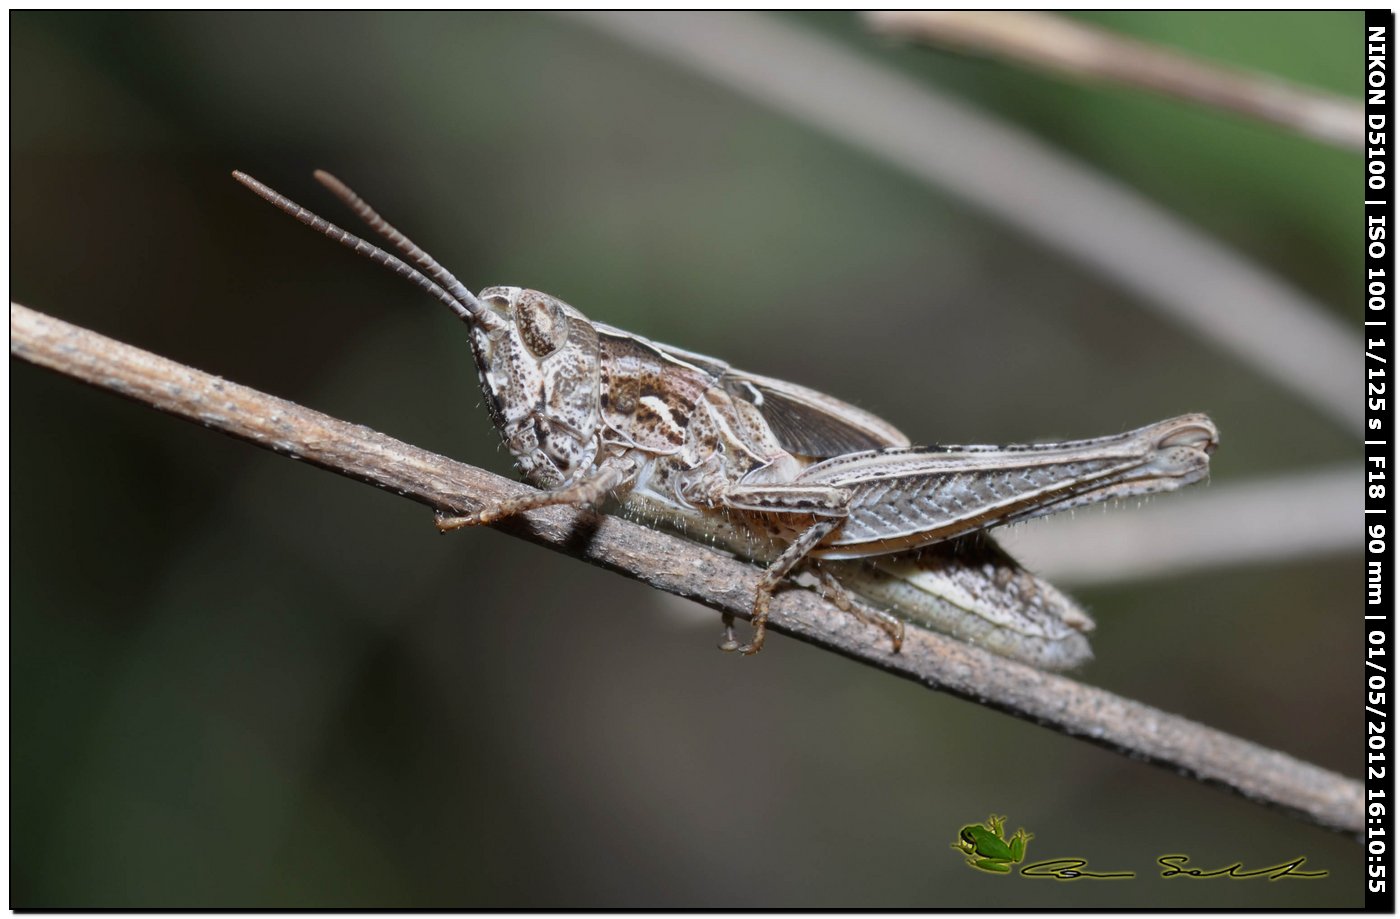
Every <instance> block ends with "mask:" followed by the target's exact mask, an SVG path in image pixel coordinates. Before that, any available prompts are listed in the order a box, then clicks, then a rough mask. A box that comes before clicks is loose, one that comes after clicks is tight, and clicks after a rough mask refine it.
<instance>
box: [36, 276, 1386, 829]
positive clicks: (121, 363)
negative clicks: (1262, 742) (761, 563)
mask: <svg viewBox="0 0 1400 919" xmlns="http://www.w3.org/2000/svg"><path fill="white" fill-rule="evenodd" d="M10 353H11V354H12V355H13V356H15V357H19V358H21V359H23V360H26V361H29V362H31V363H33V364H37V365H39V366H41V367H47V368H49V369H50V370H54V371H57V372H59V373H62V374H64V375H66V376H70V377H73V378H75V379H78V380H82V381H83V382H86V383H89V384H91V385H93V386H97V387H99V388H102V389H107V390H111V391H113V392H116V393H120V394H121V395H124V396H126V397H127V398H129V399H134V400H136V401H137V402H141V403H143V404H145V405H149V406H152V407H154V408H157V409H160V410H161V411H164V412H167V413H169V414H172V415H175V416H177V417H180V418H184V419H186V420H189V421H194V422H198V423H200V424H203V425H204V426H206V427H209V428H213V429H214V430H217V431H222V432H223V433H226V434H231V435H233V436H234V437H238V438H241V439H243V440H246V441H250V442H252V443H254V444H257V445H258V446H262V447H266V448H268V449H270V450H275V451H276V452H278V453H282V454H284V455H287V456H292V457H296V458H297V459H301V460H304V461H307V462H310V463H312V464H314V465H317V466H320V467H322V468H325V469H329V470H331V471H333V472H338V473H340V474H341V475H345V476H348V477H350V478H353V479H358V480H359V481H362V482H368V483H370V484H372V485H377V486H379V487H380V488H384V489H387V490H389V491H393V492H395V493H397V494H400V495H402V496H404V497H406V498H410V499H412V500H414V501H418V502H420V503H422V504H426V505H428V506H429V507H432V508H435V509H438V510H443V511H448V512H455V513H463V512H470V511H472V510H473V509H474V508H475V502H477V501H483V500H491V501H494V500H499V499H501V498H504V497H509V496H512V495H516V494H519V493H521V492H522V491H524V490H525V486H523V485H519V484H516V483H514V482H510V481H508V480H506V479H503V478H501V477H500V476H496V475H493V474H491V473H489V472H486V471H484V470H481V469H476V468H474V467H471V466H467V465H464V464H462V463H458V462H455V461H453V460H450V459H447V458H446V457H442V456H438V455H436V454H433V453H430V452H428V451H426V450H421V449H419V448H418V447H414V446H411V445H409V444H405V443H402V442H400V441H397V440H395V439H393V438H391V437H388V436H386V435H384V434H380V433H378V432H377V431H372V430H370V429H368V428H365V427H362V426H360V425H356V424H351V423H349V422H346V421H341V420H338V419H336V418H331V417H329V416H327V415H323V414H321V413H320V412H316V411H313V410H311V409H308V408H305V407H303V406H300V405H297V404H295V403H292V402H288V401H285V400H283V399H278V398H276V397H274V396H269V395H266V394H264V393H260V392H258V391H256V390H253V389H249V388H248V387H246V386H239V385H238V384H235V383H230V382H228V381H226V380H222V379H220V378H218V377H215V376H211V375H210V374H207V373H204V372H202V371H199V370H195V369H193V368H190V367H186V366H184V365H182V364H178V363H176V362H174V361H171V360H168V359H166V358H163V357H159V356H157V355H154V354H151V353H149V352H146V351H142V350H140V349H138V348H133V347H131V346H130V345H125V344H122V343H120V342H117V341H113V340H112V339H110V338H106V337H104V336H102V335H99V334H97V333H95V332H91V331H88V330H86V329H82V328H79V327H77V326H74V325H71V324H69V323H66V322H62V321H61V320H57V319H53V318H51V317H48V316H45V315H43V314H42V313H38V312H35V311H34V310H31V309H28V308H26V307H23V306H20V305H18V304H14V303H12V304H11V305H10ZM467 496H470V497H467ZM425 525H426V522H425ZM493 526H495V528H496V529H499V530H503V531H505V532H507V533H510V534H511V535H513V536H518V537H520V538H522V539H526V540H529V541H531V542H534V543H538V544H540V545H544V546H547V547H549V548H552V549H555V550H557V551H560V552H563V553H565V554H567V555H571V556H573V557H575V558H580V559H583V560H586V561H589V562H592V563H594V564H596V565H601V566H602V567H604V568H608V569H610V570H613V571H617V572H620V573H622V574H626V575H628V576H629V577H633V578H636V579H638V580H640V581H643V582H644V583H647V584H650V585H651V586H653V587H656V588H658V589H660V590H664V591H668V592H670V593H673V594H677V595H679V596H683V597H688V598H690V599H693V600H698V601H699V602H701V603H704V604H705V605H706V606H709V607H712V608H714V609H717V610H722V611H727V612H731V613H734V614H736V615H738V616H744V617H746V616H747V615H748V613H749V610H750V607H751V604H752V601H753V593H754V589H755V587H756V586H757V583H758V578H759V572H758V570H757V569H755V568H754V567H752V566H750V565H748V564H745V563H744V562H741V561H738V560H737V559H733V558H730V557H728V556H724V555H721V554H719V553H717V552H715V551H713V550H711V549H709V548H707V547H705V546H702V545H699V544H697V543H691V542H687V541H686V540H683V539H680V538H678V537H674V536H670V535H668V534H664V533H659V532H657V531H655V530H650V529H647V528H645V527H642V526H639V525H636V524H633V523H629V522H627V521H625V520H620V519H617V518H614V517H600V516H596V515H593V514H589V513H584V512H581V511H576V510H571V509H568V508H562V507H554V508H548V509H545V510H539V511H532V512H530V513H528V514H524V515H521V517H519V518H511V519H507V520H504V521H501V522H500V523H497V524H493ZM770 628H772V629H775V630H776V631H779V632H783V633H785V634H788V635H792V636H794V637H796V638H800V639H802V640H803V641H806V642H809V643H811V644H815V645H818V646H821V647H824V648H827V649H828V650H831V651H835V652H837V653H839V654H843V655H845V656H847V657H849V658H852V659H854V660H857V661H859V662H861V663H865V664H869V665H871V666H875V667H879V668H881V669H883V670H886V671H889V672H891V673H894V674H897V675H899V676H903V677H905V678H907V679H912V680H916V681H918V682H920V683H923V684H924V685H926V686H929V687H931V688H934V689H941V690H943V691H945V692H950V693H953V694H954V695H957V696H960V697H962V698H965V699H971V700H974V701H977V702H979V703H981V704H983V705H987V706H990V707H992V708H996V709H1000V710H1002V711H1005V712H1009V713H1010V714H1013V715H1016V716H1017V717H1020V718H1024V719H1026V720H1029V721H1034V722H1037V723H1039V724H1043V725H1045V726H1047V727H1050V728H1052V729H1054V730H1057V731H1060V732H1062V733H1065V734H1069V735H1073V736H1078V737H1082V738H1084V739H1086V740H1090V741H1091V742H1093V743H1097V744H1100V745H1102V746H1105V747H1109V748H1110V749H1114V750H1117V751H1119V752H1122V753H1125V754H1127V755H1129V756H1132V757H1134V758H1137V759H1143V760H1148V761H1151V762H1154V763H1157V764H1159V765H1164V766H1168V767H1170V768H1172V769H1173V770H1176V771H1178V772H1181V773H1183V774H1187V775H1191V776H1194V777H1195V778H1197V779H1200V780H1202V781H1206V782H1209V783H1212V784H1216V785H1222V786H1224V787H1226V788H1229V789H1231V790H1233V791H1235V792H1237V793H1239V794H1241V795H1243V796H1245V797H1247V798H1250V799H1253V800H1256V801H1260V802H1264V803H1268V804H1271V805H1274V806H1276V807H1279V808H1282V809H1285V810H1288V811H1292V812H1294V813H1297V814H1300V815H1302V816H1304V817H1307V818H1309V819H1311V820H1313V821H1316V822H1317V823H1320V824H1322V825H1324V826H1327V827H1330V828H1333V829H1337V830H1342V831H1346V832H1351V833H1360V832H1361V829H1362V821H1363V819H1364V815H1363V812H1362V788H1361V783H1360V782H1356V781H1353V780H1350V779H1347V778H1344V777H1342V776H1340V775H1337V774H1336V773H1333V772H1329V771H1327V770H1325V769H1321V768H1319V767H1317V766H1313V765H1309V764H1308V763H1304V762H1301V761H1299V760H1297V759H1294V758H1293V757H1290V756H1287V755H1285V754H1283V753H1279V752H1277V751H1274V750H1269V749H1267V748H1265V747H1261V746H1259V745H1258V744H1254V743H1250V742H1249V741H1246V740H1241V739H1239V738H1237V737H1232V736H1230V735H1228V734H1225V733H1223V732H1221V731H1217V730H1214V729H1212V728H1208V727H1205V726H1204V725H1200V724H1196V723H1195V722H1192V721H1188V720H1186V719H1184V718H1180V717H1177V716H1175V715H1170V714H1167V713H1166V712H1162V711H1159V710H1157V709H1154V708H1151V707H1149V706H1146V705H1142V704H1140V703H1137V702H1132V701H1130V700H1127V699H1123V698H1120V697H1118V696H1115V695H1113V694H1112V693H1108V692H1105V691H1103V690H1101V689H1095V688H1093V687H1089V686H1085V685H1083V684H1080V683H1077V682H1075V681H1073V680H1070V679H1066V678H1065V677H1061V676H1055V675H1052V674H1049V673H1045V672H1043V671H1039V670H1036V669H1034V668H1031V667H1027V666H1025V665H1023V664H1018V663H1015V662H1013V661H1010V660H1007V659H1005V658H1001V657H997V656H996V655H993V654H990V653H988V652H986V651H983V650H981V649H978V648H975V647H972V646H971V645H967V644H964V643H962V642H959V641H955V640H953V639H951V638H945V637H943V636H941V635H937V634H934V633H932V632H926V631H923V630H921V629H913V628H911V629H909V630H908V633H907V635H906V638H905V641H904V647H903V650H902V651H901V652H900V653H899V654H891V653H890V651H889V648H890V644H889V641H888V638H887V636H885V634H884V633H883V632H881V631H880V630H879V629H878V628H876V627H874V626H869V625H865V624H862V623H861V622H859V621H857V620H856V619H855V618H854V617H852V616H850V615H848V614H846V613H843V612H841V611H840V610H839V609H837V608H836V607H835V606H833V605H831V604H830V603H828V602H827V601H825V600H823V599H821V598H820V597H819V596H817V594H815V593H812V592H810V591H805V590H789V591H785V592H783V593H781V594H779V595H778V597H777V598H776V599H775V601H774V605H773V613H772V619H771V620H770Z"/></svg>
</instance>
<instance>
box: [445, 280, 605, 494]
mask: <svg viewBox="0 0 1400 919" xmlns="http://www.w3.org/2000/svg"><path fill="white" fill-rule="evenodd" d="M480 299H481V302H482V303H483V304H484V305H485V306H486V308H487V310H489V311H490V313H491V315H492V316H493V317H495V318H496V319H499V320H502V321H500V322H472V323H471V330H472V349H473V352H474V353H475V355H476V363H477V369H478V371H479V373H480V375H481V388H482V391H483V392H484V393H485V394H486V401H487V404H488V406H489V408H490V410H491V417H492V420H494V421H495V422H496V426H497V428H499V429H500V431H501V439H502V440H504V441H505V444H506V447H507V448H508V449H509V450H510V452H511V454H512V455H514V457H515V460H516V463H517V464H518V465H519V466H520V469H521V471H522V472H524V473H525V477H526V478H527V479H528V480H529V481H530V482H531V483H533V484H535V485H540V486H544V487H555V486H558V485H561V484H563V483H566V482H568V481H569V480H571V479H572V478H574V477H575V475H577V474H578V473H580V472H583V471H585V470H587V469H588V468H590V467H591V466H592V465H593V462H594V460H595V459H596V458H597V454H598V441H599V438H598V434H599V430H600V428H601V427H602V418H601V416H600V414H599V411H598V333H597V331H596V330H595V329H594V328H593V324H592V323H591V322H589V321H588V320H587V319H586V318H584V316H583V314H582V313H580V312H579V311H578V310H576V309H574V308H573V307H571V306H569V305H568V304H567V303H565V302H564V301H562V300H560V299H558V298H556V297H551V296H550V295H549V294H543V293H540V292H539V291H537V290H525V289H522V288H519V287H488V288H486V289H485V290H483V291H482V292H481V297H480Z"/></svg>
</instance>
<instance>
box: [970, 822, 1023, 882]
mask: <svg viewBox="0 0 1400 919" xmlns="http://www.w3.org/2000/svg"><path fill="white" fill-rule="evenodd" d="M1033 838H1034V837H1033V836H1032V835H1031V834H1030V833H1027V832H1026V831H1025V830H1024V829H1017V830H1016V832H1015V833H1013V834H1011V838H1010V839H1007V838H1006V818H1005V817H998V816H997V815H996V814H992V815H991V816H990V817H988V818H987V822H986V824H985V825H983V824H981V823H974V824H971V825H970V826H965V827H963V828H962V829H961V830H959V831H958V841H957V842H955V843H953V848H954V849H957V850H958V851H959V852H961V853H962V854H963V855H965V856H967V863H968V864H969V865H971V866H972V867H973V868H976V869H977V870H978V871H987V872H991V873H993V874H1010V873H1011V868H1012V866H1013V865H1017V864H1020V862H1021V861H1022V860H1023V859H1024V858H1025V857H1026V843H1028V842H1030V841H1031V840H1032V839H1033Z"/></svg>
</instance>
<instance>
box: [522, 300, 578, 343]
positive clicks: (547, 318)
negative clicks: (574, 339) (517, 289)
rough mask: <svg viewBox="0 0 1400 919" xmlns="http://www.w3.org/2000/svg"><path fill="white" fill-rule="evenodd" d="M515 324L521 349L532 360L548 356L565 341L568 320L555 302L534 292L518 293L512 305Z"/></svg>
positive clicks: (566, 338)
mask: <svg viewBox="0 0 1400 919" xmlns="http://www.w3.org/2000/svg"><path fill="white" fill-rule="evenodd" d="M515 324H516V326H517V327H518V328H519V329H520V338H521V340H522V341H524V342H525V347H527V348H529V349H530V353H531V354H533V355H535V356H536V357H548V356H549V355H551V354H553V353H554V352H555V351H558V350H559V349H560V348H562V347H563V346H564V342H565V341H567V340H568V338H569V321H568V318H567V317H566V316H565V315H564V310H563V308H562V307H561V306H560V305H559V301H558V300H555V299H554V298H553V297H551V296H549V295H548V294H542V293H539V292H538V291H533V290H527V291H524V292H523V293H521V295H520V300H519V301H518V302H517V303H516V304H515Z"/></svg>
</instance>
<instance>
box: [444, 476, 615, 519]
mask: <svg viewBox="0 0 1400 919" xmlns="http://www.w3.org/2000/svg"><path fill="white" fill-rule="evenodd" d="M633 472H634V467H633V465H632V464H631V463H630V462H626V461H622V462H605V463H604V464H603V465H601V466H599V467H598V468H597V469H596V470H595V471H594V472H593V473H592V474H591V475H589V476H587V477H585V478H583V479H580V480H579V481H577V482H575V483H574V484H572V485H566V486H564V487H563V488H556V489H553V490H550V491H534V492H530V493H529V494H525V495H521V496H520V497H518V498H506V499H505V500H503V501H499V502H497V503H495V504H488V505H487V506H486V507H483V508H482V509H481V510H479V511H477V512H476V513H475V514H467V515H465V516H461V517H453V516H449V515H447V514H442V513H439V514H438V517H437V528H438V530H440V531H441V532H443V533H447V532H450V531H452V530H458V529H461V528H462V527H470V526H480V525H482V524H487V523H492V522H494V521H497V520H500V519H502V518H504V517H513V516H515V515H516V514H520V513H524V512H525V511H531V510H534V509H536V508H540V507H553V506H554V505H556V504H571V505H573V506H575V507H588V508H591V507H595V506H597V505H598V504H599V503H601V502H602V501H603V499H604V498H606V497H607V496H608V494H609V493H610V492H612V491H614V490H615V489H617V488H619V487H621V486H622V485H624V484H626V483H627V482H628V481H630V479H631V477H632V475H633Z"/></svg>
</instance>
